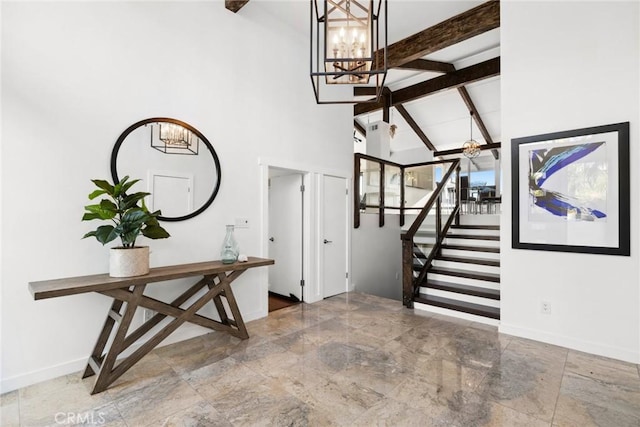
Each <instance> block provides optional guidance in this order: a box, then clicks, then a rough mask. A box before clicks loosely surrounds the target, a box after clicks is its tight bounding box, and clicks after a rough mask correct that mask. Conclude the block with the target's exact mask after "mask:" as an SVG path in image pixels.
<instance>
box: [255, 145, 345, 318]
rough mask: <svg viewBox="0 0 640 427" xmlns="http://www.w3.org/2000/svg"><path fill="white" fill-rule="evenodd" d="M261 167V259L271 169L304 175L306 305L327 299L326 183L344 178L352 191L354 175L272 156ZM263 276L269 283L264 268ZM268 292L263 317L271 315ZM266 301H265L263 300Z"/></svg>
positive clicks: (265, 245) (265, 246)
mask: <svg viewBox="0 0 640 427" xmlns="http://www.w3.org/2000/svg"><path fill="white" fill-rule="evenodd" d="M258 165H259V166H260V188H261V191H260V206H261V207H260V209H261V215H260V217H261V220H260V239H261V244H260V250H261V255H260V256H261V257H265V258H266V257H268V254H269V248H268V240H269V236H268V234H269V233H268V231H269V168H271V167H273V168H280V169H289V170H291V171H295V172H299V173H301V174H302V175H303V176H304V185H305V189H306V191H305V196H304V197H305V200H304V201H305V212H304V223H305V225H304V231H305V233H308V234H307V235H306V236H305V244H304V253H305V255H304V261H303V262H304V276H305V277H304V280H305V287H304V289H303V296H304V301H305V302H306V303H314V302H317V301H321V300H322V299H323V295H324V292H323V286H322V280H321V276H322V272H321V270H322V269H321V266H322V255H321V254H322V244H321V239H320V238H319V236H321V235H322V230H321V227H322V220H323V217H322V212H321V210H322V209H321V207H322V194H323V192H322V190H323V189H322V180H323V177H324V176H325V175H329V176H334V177H337V178H342V179H344V180H345V181H346V186H347V187H346V189H350V186H351V173H352V171H350V170H340V169H333V168H326V167H322V166H318V165H311V164H306V163H300V162H298V161H294V160H289V159H274V158H268V157H262V158H258ZM345 197H347V213H346V214H347V215H348V217H347V229H346V230H345V232H346V234H347V235H346V240H347V245H346V246H347V248H346V250H347V270H348V271H347V272H348V274H349V279H348V281H346V284H347V285H346V288H347V290H352V289H353V286H352V285H351V277H352V273H351V221H350V220H349V217H351V216H352V215H350V213H351V208H350V206H351V204H350V203H349V198H348V197H349V196H348V195H346V196H345ZM261 270H265V271H261V272H260V274H263V275H264V276H263V279H264V281H263V283H268V274H267V272H266V269H261ZM267 291H268V290H265V291H264V292H263V295H264V298H261V301H262V302H261V305H262V304H264V306H262V307H261V309H260V313H263V314H262V316H261V317H265V316H267V315H268V314H269V313H268V296H267V295H268V292H267ZM263 300H264V301H263Z"/></svg>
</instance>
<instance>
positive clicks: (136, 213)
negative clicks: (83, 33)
mask: <svg viewBox="0 0 640 427" xmlns="http://www.w3.org/2000/svg"><path fill="white" fill-rule="evenodd" d="M148 215H149V214H147V213H146V212H145V211H143V210H142V209H139V208H138V209H130V210H128V211H127V212H125V214H124V215H123V216H122V222H123V223H136V224H140V225H142V223H144V222H145V221H146V220H147V219H148Z"/></svg>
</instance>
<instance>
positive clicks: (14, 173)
mask: <svg viewBox="0 0 640 427" xmlns="http://www.w3.org/2000/svg"><path fill="white" fill-rule="evenodd" d="M1 7H2V16H1V20H2V21H1V23H2V105H3V110H2V122H3V127H2V135H1V136H2V150H3V153H2V164H1V166H2V189H1V194H2V205H3V212H2V215H3V217H2V219H3V222H2V245H3V249H4V250H3V252H2V265H3V268H2V272H1V278H2V286H1V289H2V306H1V312H2V313H1V320H2V328H3V329H2V343H1V344H2V367H1V378H2V390H3V391H7V390H10V389H13V388H17V387H21V386H24V385H27V384H30V383H33V382H36V381H39V380H44V379H47V378H51V377H53V376H57V375H61V374H65V373H68V372H72V371H75V370H78V369H81V368H82V367H83V365H84V363H85V361H86V357H87V356H88V355H89V353H90V351H91V349H92V346H93V344H94V340H95V338H96V336H97V333H98V331H99V329H100V327H101V326H102V322H103V320H104V315H105V313H106V310H107V307H108V305H109V300H108V298H106V297H103V296H101V295H97V294H85V295H78V296H73V297H66V298H56V299H51V300H43V301H38V302H35V301H33V298H32V297H31V295H30V294H29V292H28V290H27V283H28V282H29V281H35V280H45V279H53V278H60V277H69V276H77V275H84V274H93V273H102V272H104V271H106V270H107V265H108V251H107V249H106V248H103V247H101V245H99V244H98V243H97V242H96V241H94V240H81V239H80V237H81V236H82V235H83V234H84V233H85V232H86V231H88V230H89V229H91V226H92V225H93V224H91V223H82V222H81V221H80V218H81V216H82V212H83V206H84V205H85V204H87V198H86V196H87V194H89V192H90V191H91V190H92V184H91V182H90V181H89V180H90V179H91V178H98V177H103V178H108V177H109V176H110V175H109V157H110V153H111V149H112V147H113V144H114V143H115V140H116V138H117V137H118V136H119V135H120V133H121V132H122V131H123V130H124V129H125V128H126V127H128V126H129V125H130V124H132V123H134V122H136V121H138V120H141V119H144V118H148V117H158V116H168V117H174V118H177V119H180V120H183V121H186V122H187V123H189V124H191V125H193V126H194V127H195V128H197V129H198V130H200V131H201V132H202V133H203V134H204V135H205V136H206V137H207V138H208V139H209V141H211V143H212V144H213V146H214V147H215V149H216V151H217V153H218V156H219V157H220V162H221V166H222V184H221V188H220V192H219V194H218V197H217V199H216V200H215V201H214V203H213V205H212V206H211V207H210V208H209V209H208V210H206V211H205V212H204V213H203V214H201V215H200V216H198V217H196V218H193V219H191V220H188V221H185V222H179V223H166V224H165V226H166V228H167V230H168V231H169V232H170V233H171V235H172V237H171V238H170V239H167V240H162V241H160V240H158V241H147V242H148V243H149V244H150V246H151V247H152V252H153V253H152V255H151V264H152V266H161V265H171V264H178V263H187V262H196V261H204V260H210V259H216V258H218V257H219V248H220V244H221V242H222V239H223V237H224V232H225V227H224V225H225V224H227V223H229V221H233V219H234V218H235V217H245V218H248V219H249V221H250V224H251V226H250V228H249V229H241V230H237V232H236V239H237V240H238V242H239V244H240V246H241V247H242V249H243V251H244V252H246V253H247V254H249V255H260V254H261V250H262V249H261V248H262V247H263V246H264V243H265V242H264V238H265V235H266V234H265V233H263V232H262V230H261V227H262V226H263V224H262V221H261V218H260V212H261V210H260V209H259V208H258V206H259V203H260V202H259V201H260V200H261V199H260V197H261V172H260V167H259V163H258V158H259V157H269V158H272V159H279V160H281V162H282V163H292V164H296V163H300V162H302V163H305V164H309V165H313V166H314V167H315V168H317V169H322V168H330V169H332V170H338V171H343V173H344V174H345V175H347V176H350V174H351V170H352V145H351V139H352V127H353V122H352V120H353V118H352V115H351V108H350V107H349V106H337V105H330V106H317V105H316V104H315V101H314V99H313V91H312V87H311V84H310V81H309V77H308V73H309V70H308V50H307V49H308V45H307V42H306V41H305V37H304V36H301V35H300V34H297V33H294V32H293V30H292V29H291V28H290V27H288V26H284V25H280V23H279V22H277V21H275V19H277V18H275V17H277V15H278V13H277V12H278V8H286V7H289V6H288V5H287V3H286V2H251V3H249V4H248V5H247V6H245V7H244V8H243V9H242V11H241V12H240V13H238V14H233V13H231V12H228V11H226V10H225V9H224V4H223V2H222V1H206V2H182V1H181V2H152V3H150V2H137V1H136V2H115V3H114V2H37V3H36V2H2V6H1ZM280 10H282V9H280ZM283 64H286V66H283ZM327 124H330V126H329V125H327ZM302 136H304V138H302ZM231 223H232V222H231ZM266 272H267V270H266V268H262V269H255V270H250V271H248V272H247V273H245V274H244V275H243V276H242V277H241V278H240V279H238V281H237V282H235V284H234V290H235V292H236V296H237V299H238V302H239V305H240V308H241V311H242V312H243V314H244V316H245V319H246V320H250V319H253V318H256V317H259V316H263V315H265V314H266V294H267V274H266ZM178 286H179V287H181V286H184V285H178ZM154 292H155V294H156V295H157V294H161V295H162V294H164V295H166V294H176V293H177V292H179V291H178V290H176V289H170V288H169V287H168V286H166V287H162V288H155V290H154ZM140 320H141V319H138V321H140ZM194 328H195V329H194ZM202 331H203V330H201V329H199V328H196V327H191V329H188V330H187V331H185V329H183V330H181V331H178V334H177V335H176V336H175V337H174V339H178V338H184V337H185V336H188V335H189V334H196V333H201V332H202Z"/></svg>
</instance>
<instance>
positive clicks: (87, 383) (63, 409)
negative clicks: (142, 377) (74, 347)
mask: <svg viewBox="0 0 640 427" xmlns="http://www.w3.org/2000/svg"><path fill="white" fill-rule="evenodd" d="M92 387H93V381H92V380H91V379H87V380H84V381H83V380H82V379H81V378H80V373H75V374H70V375H65V376H63V377H59V378H56V379H53V380H50V381H46V382H43V383H39V384H35V385H32V386H29V387H26V388H23V389H20V390H19V399H20V402H19V405H20V422H21V423H22V424H23V425H25V426H36V425H50V424H55V423H56V421H55V419H56V416H57V415H59V414H61V413H65V414H83V413H86V412H92V411H93V410H94V409H97V408H102V407H104V406H105V405H107V404H109V403H110V397H109V395H108V394H107V393H98V394H95V395H91V394H90V390H91V388H92Z"/></svg>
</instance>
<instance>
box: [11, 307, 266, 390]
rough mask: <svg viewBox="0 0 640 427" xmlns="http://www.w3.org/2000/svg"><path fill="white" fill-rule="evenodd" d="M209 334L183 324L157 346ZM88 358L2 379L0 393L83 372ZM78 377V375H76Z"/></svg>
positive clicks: (134, 347) (137, 344) (253, 315)
mask: <svg viewBox="0 0 640 427" xmlns="http://www.w3.org/2000/svg"><path fill="white" fill-rule="evenodd" d="M258 317H259V313H257V312H254V313H249V315H248V316H247V317H246V318H245V317H244V316H243V319H245V321H249V320H253V319H257V318H258ZM262 317H264V316H262ZM155 330H156V329H152V331H155ZM209 332H211V331H210V330H209V329H206V328H203V327H200V326H197V325H193V324H185V325H182V326H181V327H180V328H178V330H176V331H175V332H174V333H173V334H171V335H169V336H168V337H167V338H166V339H165V340H164V341H162V343H160V345H158V347H164V346H165V345H169V344H173V343H176V342H179V341H184V340H188V339H190V338H194V337H197V336H200V335H204V334H206V333H209ZM142 344H143V342H141V343H136V344H134V345H132V346H131V347H130V348H129V349H127V351H126V352H124V353H123V357H126V356H127V355H129V354H131V353H132V352H133V351H135V350H136V349H137V348H138V347H140V345H142ZM158 347H156V348H158ZM88 357H89V355H87V356H85V357H82V358H80V359H75V360H70V361H68V362H65V363H60V364H57V365H53V366H48V367H46V368H42V369H38V370H35V371H31V372H27V373H24V374H20V375H16V376H13V377H10V378H3V379H2V380H0V393H6V392H9V391H13V390H17V389H19V388H23V387H27V386H30V385H33V384H36V383H39V382H42V381H47V380H50V379H53V378H57V377H61V376H63V375H68V374H73V373H75V372H79V371H81V370H83V369H84V368H85V366H86V365H87V358H88ZM78 375H80V374H79V373H78Z"/></svg>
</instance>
